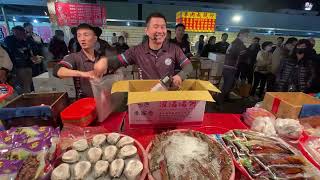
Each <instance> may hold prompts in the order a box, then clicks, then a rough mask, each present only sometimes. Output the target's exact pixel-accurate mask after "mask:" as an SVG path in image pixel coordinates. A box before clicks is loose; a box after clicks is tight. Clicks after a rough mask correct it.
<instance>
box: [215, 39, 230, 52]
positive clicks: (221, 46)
mask: <svg viewBox="0 0 320 180" xmlns="http://www.w3.org/2000/svg"><path fill="white" fill-rule="evenodd" d="M229 46H230V44H229V43H228V42H222V41H221V42H218V43H217V44H216V46H215V48H216V51H217V53H222V54H226V52H227V49H228V47H229Z"/></svg>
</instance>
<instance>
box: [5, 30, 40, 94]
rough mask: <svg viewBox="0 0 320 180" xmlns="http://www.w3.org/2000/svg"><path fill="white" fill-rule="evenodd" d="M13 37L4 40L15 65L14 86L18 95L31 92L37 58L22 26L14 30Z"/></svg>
mask: <svg viewBox="0 0 320 180" xmlns="http://www.w3.org/2000/svg"><path fill="white" fill-rule="evenodd" d="M12 32H13V35H11V36H7V37H6V38H5V39H4V42H5V45H6V47H7V50H8V52H9V56H10V58H11V61H12V63H13V74H14V83H15V84H14V86H15V88H16V91H17V92H18V94H21V93H29V92H31V86H32V65H33V64H34V63H33V62H35V61H36V56H34V55H33V52H32V48H31V47H32V46H33V44H32V41H28V40H27V35H26V32H25V30H24V28H23V27H22V26H15V27H13V28H12Z"/></svg>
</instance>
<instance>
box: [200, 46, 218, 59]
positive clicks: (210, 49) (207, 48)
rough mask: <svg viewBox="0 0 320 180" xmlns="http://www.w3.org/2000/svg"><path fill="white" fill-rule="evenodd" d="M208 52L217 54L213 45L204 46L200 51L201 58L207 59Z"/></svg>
mask: <svg viewBox="0 0 320 180" xmlns="http://www.w3.org/2000/svg"><path fill="white" fill-rule="evenodd" d="M209 52H213V53H214V52H217V50H216V45H215V44H206V45H205V46H204V48H203V50H202V53H201V57H208V55H209Z"/></svg>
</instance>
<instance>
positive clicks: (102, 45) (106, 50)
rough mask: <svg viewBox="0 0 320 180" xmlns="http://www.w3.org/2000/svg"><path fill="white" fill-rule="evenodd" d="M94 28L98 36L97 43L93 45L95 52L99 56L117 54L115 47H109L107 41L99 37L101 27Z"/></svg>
mask: <svg viewBox="0 0 320 180" xmlns="http://www.w3.org/2000/svg"><path fill="white" fill-rule="evenodd" d="M95 29H96V30H95V31H96V34H97V37H98V40H97V43H96V45H95V50H96V52H97V53H98V54H99V55H100V56H111V55H115V54H117V53H116V49H115V48H113V47H111V46H110V45H109V43H108V42H107V41H105V40H103V39H101V38H100V36H101V34H102V29H101V28H100V27H95Z"/></svg>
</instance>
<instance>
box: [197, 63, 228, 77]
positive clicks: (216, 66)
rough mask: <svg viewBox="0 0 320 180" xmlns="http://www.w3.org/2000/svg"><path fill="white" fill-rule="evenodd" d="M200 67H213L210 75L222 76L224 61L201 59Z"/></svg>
mask: <svg viewBox="0 0 320 180" xmlns="http://www.w3.org/2000/svg"><path fill="white" fill-rule="evenodd" d="M200 62H201V64H200V69H211V71H210V76H221V75H222V71H223V65H224V63H222V62H215V61H210V60H201V61H200Z"/></svg>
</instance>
